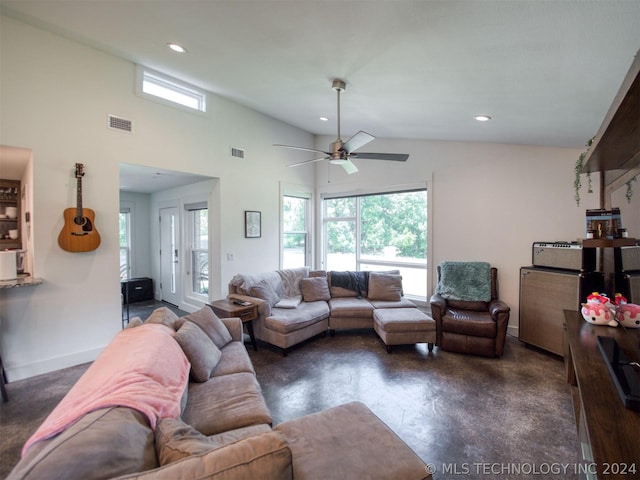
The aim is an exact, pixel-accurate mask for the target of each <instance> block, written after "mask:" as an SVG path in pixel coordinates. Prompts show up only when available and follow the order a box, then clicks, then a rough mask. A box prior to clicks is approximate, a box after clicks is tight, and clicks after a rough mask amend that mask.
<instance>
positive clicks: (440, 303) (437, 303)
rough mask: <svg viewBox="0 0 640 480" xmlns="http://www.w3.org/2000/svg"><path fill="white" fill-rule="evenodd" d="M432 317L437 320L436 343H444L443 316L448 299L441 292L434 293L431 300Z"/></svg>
mask: <svg viewBox="0 0 640 480" xmlns="http://www.w3.org/2000/svg"><path fill="white" fill-rule="evenodd" d="M429 303H430V304H431V317H432V318H433V320H434V321H435V322H436V345H438V346H440V345H441V344H442V317H443V316H444V312H445V311H446V310H447V300H446V299H445V298H444V297H443V296H442V295H440V294H438V293H434V294H433V295H432V296H431V299H430V300H429Z"/></svg>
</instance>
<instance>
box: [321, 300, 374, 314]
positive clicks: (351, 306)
mask: <svg viewBox="0 0 640 480" xmlns="http://www.w3.org/2000/svg"><path fill="white" fill-rule="evenodd" d="M329 307H330V308H331V317H332V318H333V317H351V318H356V317H357V318H361V317H371V318H372V319H373V305H371V302H369V301H368V300H366V299H364V298H355V297H343V298H332V299H331V300H329Z"/></svg>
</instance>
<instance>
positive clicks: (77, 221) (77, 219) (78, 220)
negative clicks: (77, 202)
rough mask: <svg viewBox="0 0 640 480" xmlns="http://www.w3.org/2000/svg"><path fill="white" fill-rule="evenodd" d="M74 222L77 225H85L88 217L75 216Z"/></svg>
mask: <svg viewBox="0 0 640 480" xmlns="http://www.w3.org/2000/svg"><path fill="white" fill-rule="evenodd" d="M73 223H75V224H76V225H84V224H85V223H87V219H86V218H85V217H75V218H74V219H73Z"/></svg>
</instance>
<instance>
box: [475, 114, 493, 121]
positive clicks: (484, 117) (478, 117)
mask: <svg viewBox="0 0 640 480" xmlns="http://www.w3.org/2000/svg"><path fill="white" fill-rule="evenodd" d="M475 119H476V120H477V121H479V122H488V121H489V120H491V117H490V116H489V115H476V116H475Z"/></svg>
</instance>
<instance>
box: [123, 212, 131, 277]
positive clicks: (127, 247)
mask: <svg viewBox="0 0 640 480" xmlns="http://www.w3.org/2000/svg"><path fill="white" fill-rule="evenodd" d="M130 276H131V210H130V209H129V208H121V209H120V280H121V281H124V280H128V279H129V277H130Z"/></svg>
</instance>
